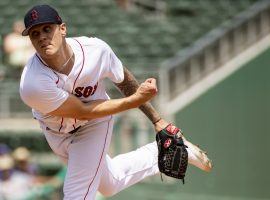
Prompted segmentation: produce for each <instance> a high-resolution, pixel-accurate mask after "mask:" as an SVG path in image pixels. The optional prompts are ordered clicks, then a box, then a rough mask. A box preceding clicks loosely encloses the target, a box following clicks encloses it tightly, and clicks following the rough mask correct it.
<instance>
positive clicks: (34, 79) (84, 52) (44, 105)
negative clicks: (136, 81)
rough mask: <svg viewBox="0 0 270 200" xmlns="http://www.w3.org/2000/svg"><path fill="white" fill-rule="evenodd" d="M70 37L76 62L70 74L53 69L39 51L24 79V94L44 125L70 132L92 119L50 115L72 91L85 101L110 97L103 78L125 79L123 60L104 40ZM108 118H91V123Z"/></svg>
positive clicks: (22, 88) (24, 98)
mask: <svg viewBox="0 0 270 200" xmlns="http://www.w3.org/2000/svg"><path fill="white" fill-rule="evenodd" d="M66 40H67V43H68V44H69V45H70V46H71V48H72V50H73V52H74V55H75V62H74V66H73V68H72V70H71V72H70V73H69V75H68V76H67V75H65V74H61V73H58V72H57V71H54V70H52V69H51V68H49V67H48V66H47V64H46V63H45V62H44V61H43V60H42V58H41V57H40V56H39V55H38V54H35V55H34V56H33V57H32V58H31V59H30V60H29V62H28V63H27V65H26V67H25V68H24V71H23V74H22V77H21V83H20V95H21V98H22V100H23V101H24V102H25V103H26V104H27V105H28V106H30V107H31V108H32V112H33V115H34V117H35V118H36V119H37V120H38V121H39V122H40V125H41V128H42V129H43V130H44V129H45V130H52V131H55V132H59V133H68V132H70V131H72V130H74V129H75V128H77V127H79V126H81V125H84V124H85V123H87V122H88V121H86V120H78V119H71V118H62V117H55V116H50V115H48V113H50V112H52V111H54V110H56V109H57V108H58V107H59V106H61V105H62V104H63V103H64V102H65V100H66V99H67V98H68V95H69V94H74V95H75V96H76V97H78V98H80V99H81V101H82V102H89V101H91V100H96V99H109V96H108V95H107V93H106V91H105V88H104V85H103V83H102V81H103V79H104V78H106V77H108V78H109V79H111V80H112V81H113V82H116V83H119V82H122V81H123V79H124V73H123V66H122V63H121V61H120V60H119V59H118V58H117V56H116V55H115V54H114V52H113V51H112V49H111V48H110V47H109V46H108V45H107V44H106V43H105V42H104V41H102V40H100V39H98V38H88V37H77V38H67V39H66ZM107 118H108V117H104V118H100V119H95V120H90V123H91V121H92V122H93V123H96V122H97V121H102V120H106V119H107ZM88 123H89V122H88Z"/></svg>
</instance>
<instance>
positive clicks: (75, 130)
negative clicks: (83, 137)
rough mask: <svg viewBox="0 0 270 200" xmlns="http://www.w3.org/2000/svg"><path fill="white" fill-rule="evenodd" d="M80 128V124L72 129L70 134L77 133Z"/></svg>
mask: <svg viewBox="0 0 270 200" xmlns="http://www.w3.org/2000/svg"><path fill="white" fill-rule="evenodd" d="M80 128H81V126H78V127H77V128H75V129H73V130H72V131H70V132H69V134H73V133H76V132H77V131H78V130H79V129H80Z"/></svg>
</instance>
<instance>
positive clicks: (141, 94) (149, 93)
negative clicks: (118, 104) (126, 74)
mask: <svg viewBox="0 0 270 200" xmlns="http://www.w3.org/2000/svg"><path fill="white" fill-rule="evenodd" d="M157 91H158V89H157V83H156V79H154V78H149V79H146V81H144V82H143V83H141V84H140V86H139V88H138V89H137V91H136V92H135V93H134V94H133V96H134V101H136V103H138V106H140V105H141V104H144V103H146V102H147V101H149V100H151V99H152V98H153V97H154V96H156V94H157Z"/></svg>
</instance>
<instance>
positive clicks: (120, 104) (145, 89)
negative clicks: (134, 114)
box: [48, 78, 157, 120]
mask: <svg viewBox="0 0 270 200" xmlns="http://www.w3.org/2000/svg"><path fill="white" fill-rule="evenodd" d="M156 93H157V88H156V80H155V79H153V78H150V79H147V80H146V81H145V82H144V83H142V84H141V85H140V87H139V88H138V90H137V91H136V92H135V93H134V94H133V95H131V96H129V97H125V98H121V99H110V100H94V101H91V102H89V103H83V102H81V100H80V99H78V98H77V97H75V96H74V95H69V96H68V98H67V100H66V101H65V102H64V103H63V104H62V105H61V106H60V107H58V108H57V109H56V110H54V111H52V112H50V113H48V114H49V115H53V116H61V117H65V118H76V119H82V120H85V119H94V118H100V117H105V116H107V115H112V114H116V113H119V112H122V111H126V110H128V109H132V108H136V107H138V106H140V105H142V104H144V103H145V102H147V101H149V100H150V99H152V98H153V97H154V96H155V95H156Z"/></svg>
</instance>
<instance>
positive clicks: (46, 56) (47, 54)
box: [39, 48, 55, 58]
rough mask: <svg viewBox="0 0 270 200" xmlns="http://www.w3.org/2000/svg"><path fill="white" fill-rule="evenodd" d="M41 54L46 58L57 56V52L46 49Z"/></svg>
mask: <svg viewBox="0 0 270 200" xmlns="http://www.w3.org/2000/svg"><path fill="white" fill-rule="evenodd" d="M39 54H40V55H41V56H42V57H44V58H51V57H53V56H54V55H55V51H53V50H52V49H48V48H46V49H45V48H44V49H41V51H40V52H39Z"/></svg>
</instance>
